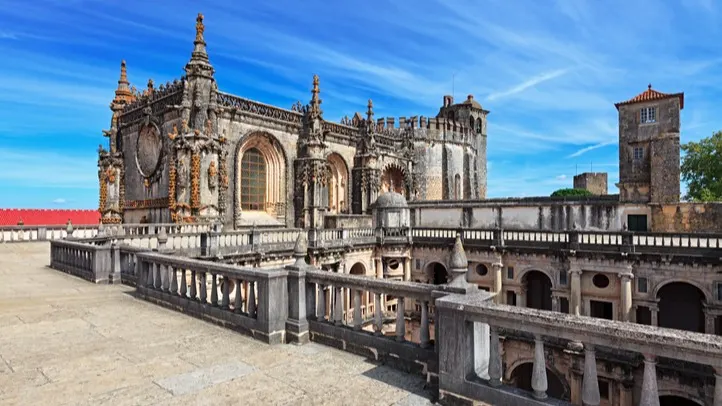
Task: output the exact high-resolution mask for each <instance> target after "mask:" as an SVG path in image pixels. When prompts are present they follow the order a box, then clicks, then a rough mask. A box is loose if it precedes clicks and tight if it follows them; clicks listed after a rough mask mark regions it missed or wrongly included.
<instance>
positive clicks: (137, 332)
mask: <svg viewBox="0 0 722 406" xmlns="http://www.w3.org/2000/svg"><path fill="white" fill-rule="evenodd" d="M49 258H50V244H49V243H13V244H0V280H2V281H3V283H0V404H1V405H36V404H37V405H120V406H124V405H169V406H170V405H173V406H176V405H179V404H190V405H214V406H215V405H238V404H252V405H374V406H375V405H399V406H416V405H430V404H431V402H430V400H429V399H430V398H431V394H430V393H429V392H428V391H427V390H426V389H425V387H424V380H423V379H422V378H421V377H419V376H412V375H408V374H404V373H401V372H398V371H395V370H393V369H390V368H387V367H384V366H378V365H375V364H373V363H370V362H368V361H366V360H365V359H364V358H363V357H360V356H357V355H353V354H349V353H346V352H343V351H339V350H337V349H334V348H331V347H326V346H323V345H320V344H316V343H311V344H307V345H303V346H298V345H277V346H269V345H266V344H263V343H261V342H259V341H255V340H253V339H251V338H249V337H246V336H243V335H240V334H238V333H235V332H232V331H230V330H226V329H223V328H221V327H218V326H215V325H212V324H208V323H206V322H203V321H201V320H198V319H195V318H192V317H188V316H186V315H183V314H180V313H176V312H173V311H172V310H169V309H164V308H160V307H158V306H155V305H153V304H150V303H148V302H144V301H141V300H137V299H135V297H133V296H132V291H133V289H132V288H129V287H127V286H122V285H113V286H108V285H94V284H92V283H90V282H87V281H85V280H82V279H80V278H77V277H74V276H70V275H67V274H64V273H62V272H59V271H56V270H53V269H50V268H48V267H47V266H46V265H47V264H48V263H49Z"/></svg>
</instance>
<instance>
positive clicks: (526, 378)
mask: <svg viewBox="0 0 722 406" xmlns="http://www.w3.org/2000/svg"><path fill="white" fill-rule="evenodd" d="M533 370H534V364H533V363H532V362H524V363H521V364H518V365H517V366H516V367H515V368H514V369H513V370H512V371H511V374H509V384H510V385H512V386H516V387H517V388H519V389H523V390H526V391H529V392H532V391H533V389H532V387H531V376H532V372H533ZM546 371H547V396H549V397H551V398H556V399H562V400H569V391H568V390H567V385H566V384H565V382H564V380H563V378H561V377H560V376H558V375H557V374H556V373H554V371H552V370H550V369H549V368H547V369H546Z"/></svg>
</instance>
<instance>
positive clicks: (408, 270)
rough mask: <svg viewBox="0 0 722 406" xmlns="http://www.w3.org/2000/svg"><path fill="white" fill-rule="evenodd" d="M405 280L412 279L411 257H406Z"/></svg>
mask: <svg viewBox="0 0 722 406" xmlns="http://www.w3.org/2000/svg"><path fill="white" fill-rule="evenodd" d="M404 280H405V281H410V280H411V258H405V259H404Z"/></svg>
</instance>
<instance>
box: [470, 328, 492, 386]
mask: <svg viewBox="0 0 722 406" xmlns="http://www.w3.org/2000/svg"><path fill="white" fill-rule="evenodd" d="M489 350H490V340H489V325H488V324H486V323H479V322H476V323H474V371H475V372H476V375H477V376H478V377H479V378H481V379H489V354H490V353H489Z"/></svg>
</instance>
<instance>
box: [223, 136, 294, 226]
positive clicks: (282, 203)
mask: <svg viewBox="0 0 722 406" xmlns="http://www.w3.org/2000/svg"><path fill="white" fill-rule="evenodd" d="M247 151H252V152H254V153H256V152H257V153H258V154H259V155H260V156H261V157H262V158H263V163H264V164H265V179H266V185H265V196H264V197H265V198H264V200H265V202H264V205H263V207H260V210H251V211H264V212H267V213H269V214H271V215H274V216H279V217H280V216H284V217H285V210H286V203H287V202H286V188H287V168H288V158H287V155H286V152H285V151H284V149H283V146H282V145H281V143H280V142H278V140H277V139H276V138H275V137H274V136H273V135H271V134H269V133H266V132H262V131H254V132H251V133H249V134H247V135H245V136H243V137H242V138H241V139H240V140H239V141H238V144H237V145H236V157H235V163H234V164H235V179H234V186H235V189H234V203H235V207H234V213H235V217H236V219H238V218H239V217H240V214H241V212H242V211H243V205H244V202H243V201H242V198H241V196H242V187H243V186H244V182H243V173H242V172H243V170H242V164H243V163H244V162H243V157H244V154H245V153H246V152H247Z"/></svg>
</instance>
